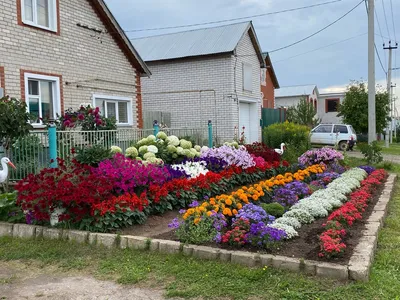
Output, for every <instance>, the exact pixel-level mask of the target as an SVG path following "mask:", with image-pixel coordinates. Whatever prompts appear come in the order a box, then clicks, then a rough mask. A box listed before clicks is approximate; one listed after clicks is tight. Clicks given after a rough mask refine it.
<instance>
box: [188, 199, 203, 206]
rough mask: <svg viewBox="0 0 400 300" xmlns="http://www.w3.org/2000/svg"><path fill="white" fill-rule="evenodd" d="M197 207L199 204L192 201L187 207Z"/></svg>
mask: <svg viewBox="0 0 400 300" xmlns="http://www.w3.org/2000/svg"><path fill="white" fill-rule="evenodd" d="M199 205H200V204H199V201H197V200H194V201H193V202H192V203H190V204H189V207H197V206H199Z"/></svg>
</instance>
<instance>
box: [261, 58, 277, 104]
mask: <svg viewBox="0 0 400 300" xmlns="http://www.w3.org/2000/svg"><path fill="white" fill-rule="evenodd" d="M263 58H264V60H265V68H264V69H261V93H262V107H263V108H274V107H275V89H279V82H278V78H277V77H276V74H275V70H274V67H273V66H272V62H271V58H270V56H269V54H268V52H264V53H263Z"/></svg>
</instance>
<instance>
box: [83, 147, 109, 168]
mask: <svg viewBox="0 0 400 300" xmlns="http://www.w3.org/2000/svg"><path fill="white" fill-rule="evenodd" d="M75 151H76V157H75V158H76V160H77V161H78V162H79V163H81V164H85V165H89V166H93V167H97V165H98V164H99V163H100V162H101V161H103V160H106V159H109V158H111V150H110V149H107V148H105V147H104V146H102V145H93V146H86V147H82V148H77V149H75Z"/></svg>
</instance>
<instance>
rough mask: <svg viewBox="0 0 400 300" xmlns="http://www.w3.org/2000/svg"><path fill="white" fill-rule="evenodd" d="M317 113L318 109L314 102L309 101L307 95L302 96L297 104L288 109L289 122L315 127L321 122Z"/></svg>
mask: <svg viewBox="0 0 400 300" xmlns="http://www.w3.org/2000/svg"><path fill="white" fill-rule="evenodd" d="M316 114H317V110H316V108H315V107H314V105H313V103H311V102H308V101H307V99H306V97H302V98H301V99H300V102H299V104H297V106H291V107H289V108H288V109H287V120H288V121H289V122H293V123H296V124H300V125H306V126H308V127H310V128H313V127H315V125H317V124H318V123H319V119H318V118H316Z"/></svg>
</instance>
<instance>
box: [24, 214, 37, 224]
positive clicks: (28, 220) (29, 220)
mask: <svg viewBox="0 0 400 300" xmlns="http://www.w3.org/2000/svg"><path fill="white" fill-rule="evenodd" d="M25 220H26V224H29V225H31V224H32V223H33V220H35V218H34V216H33V213H32V212H31V211H30V210H29V211H28V213H27V214H26V215H25Z"/></svg>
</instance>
